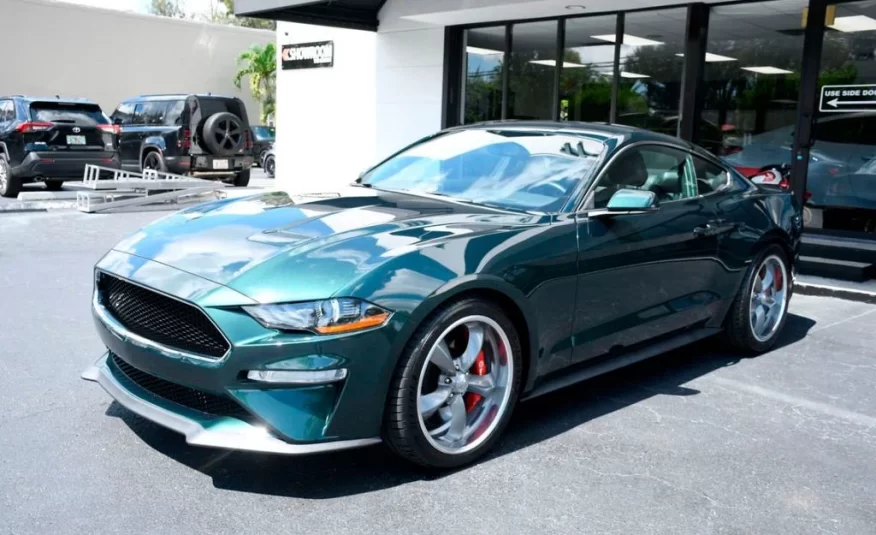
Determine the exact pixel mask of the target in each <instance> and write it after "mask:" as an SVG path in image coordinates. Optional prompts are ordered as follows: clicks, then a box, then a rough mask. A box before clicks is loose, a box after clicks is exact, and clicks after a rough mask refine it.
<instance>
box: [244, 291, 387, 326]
mask: <svg viewBox="0 0 876 535" xmlns="http://www.w3.org/2000/svg"><path fill="white" fill-rule="evenodd" d="M243 309H244V310H245V311H246V312H247V313H248V314H249V315H250V316H252V317H253V318H255V319H256V320H257V321H258V322H259V323H261V324H262V325H264V326H265V327H268V328H269V329H280V330H283V331H310V332H315V333H319V334H338V333H348V332H353V331H360V330H362V329H368V328H370V327H377V326H379V325H383V324H384V323H385V322H386V320H387V319H388V318H389V315H390V313H389V311H388V310H384V309H383V308H380V307H379V306H377V305H373V304H371V303H368V302H367V301H362V300H360V299H352V298H342V299H326V300H324V301H313V302H310V303H285V304H279V305H256V306H246V307H243Z"/></svg>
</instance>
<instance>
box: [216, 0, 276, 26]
mask: <svg viewBox="0 0 876 535" xmlns="http://www.w3.org/2000/svg"><path fill="white" fill-rule="evenodd" d="M209 18H210V22H215V23H217V24H230V25H232V26H241V27H244V28H255V29H257V30H275V29H277V23H276V21H273V20H267V19H255V18H251V17H238V16H237V15H235V14H234V0H210V17H209Z"/></svg>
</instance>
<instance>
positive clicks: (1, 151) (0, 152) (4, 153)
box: [0, 141, 10, 162]
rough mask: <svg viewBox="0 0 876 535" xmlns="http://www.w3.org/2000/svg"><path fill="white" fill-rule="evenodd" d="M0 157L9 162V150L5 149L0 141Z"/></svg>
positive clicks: (4, 145) (4, 144)
mask: <svg viewBox="0 0 876 535" xmlns="http://www.w3.org/2000/svg"><path fill="white" fill-rule="evenodd" d="M0 156H3V157H5V158H6V161H7V162H8V161H10V158H9V149H7V148H6V143H4V142H2V141H0Z"/></svg>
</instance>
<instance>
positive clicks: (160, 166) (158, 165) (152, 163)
mask: <svg viewBox="0 0 876 535" xmlns="http://www.w3.org/2000/svg"><path fill="white" fill-rule="evenodd" d="M140 167H141V169H143V170H146V169H154V170H156V171H160V172H162V173H164V172H167V164H166V163H165V162H164V156H162V155H161V152H159V151H157V150H153V151H149V152H147V153H146V155H145V156H143V164H142V165H141V166H140Z"/></svg>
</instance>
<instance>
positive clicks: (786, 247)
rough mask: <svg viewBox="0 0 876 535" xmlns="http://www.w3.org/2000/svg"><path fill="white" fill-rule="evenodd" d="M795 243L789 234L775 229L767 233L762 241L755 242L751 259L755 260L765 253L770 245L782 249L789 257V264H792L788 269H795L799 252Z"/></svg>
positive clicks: (761, 238)
mask: <svg viewBox="0 0 876 535" xmlns="http://www.w3.org/2000/svg"><path fill="white" fill-rule="evenodd" d="M793 243H794V241H793V240H792V239H791V236H790V235H788V233H787V232H785V231H784V230H782V229H780V228H774V229H772V230H769V231H767V232H765V233H764V234H763V236H761V237H760V239H759V240H758V241H757V242H755V244H754V247H753V248H752V251H751V258H752V259H754V258H755V257H756V256H757V255H759V254H760V253H761V251H763V250H764V249H766V248H767V247H769V246H770V245H778V246H779V247H781V248H782V251H784V252H785V255H786V256H787V257H788V262H790V263H791V265H790V266H788V267H789V268H792V269H793V267H794V264H795V262H796V259H797V251H796V247H795V246H794V245H793Z"/></svg>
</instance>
